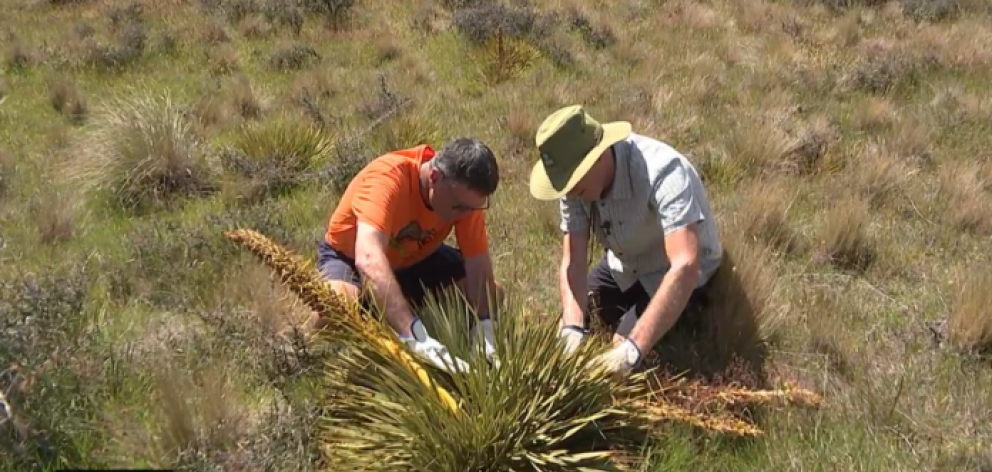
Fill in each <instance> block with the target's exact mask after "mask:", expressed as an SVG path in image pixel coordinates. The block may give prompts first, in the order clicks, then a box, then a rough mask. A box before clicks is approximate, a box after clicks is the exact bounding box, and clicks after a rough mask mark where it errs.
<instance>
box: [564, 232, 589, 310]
mask: <svg viewBox="0 0 992 472" xmlns="http://www.w3.org/2000/svg"><path fill="white" fill-rule="evenodd" d="M588 250H589V237H588V236H586V235H585V234H581V233H566V234H565V237H564V241H563V244H562V262H561V268H560V269H559V271H558V287H559V292H560V295H561V303H562V307H563V309H564V310H565V312H564V315H563V317H562V318H563V319H562V323H563V324H565V325H573V326H583V325H584V321H585V316H584V315H585V311H586V307H587V306H588V296H587V293H586V291H587V289H588V287H587V285H588V284H587V282H586V277H587V276H588V272H589V266H588V264H587V263H586V257H587V255H588V254H587V252H588Z"/></svg>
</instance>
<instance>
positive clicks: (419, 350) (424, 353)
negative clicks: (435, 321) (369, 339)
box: [400, 318, 469, 373]
mask: <svg viewBox="0 0 992 472" xmlns="http://www.w3.org/2000/svg"><path fill="white" fill-rule="evenodd" d="M410 332H411V333H413V337H407V336H400V340H401V341H403V342H404V343H405V344H406V346H407V347H408V348H410V350H411V351H413V352H414V353H415V354H417V355H419V356H421V357H423V358H425V359H427V360H428V361H430V362H431V363H432V364H434V365H435V366H437V367H438V368H440V369H443V370H445V371H447V372H452V373H454V372H469V367H468V363H467V362H465V361H463V360H461V359H459V358H457V357H453V356H452V355H451V354H449V353H448V348H447V347H445V346H444V345H443V344H441V343H440V342H438V341H437V340H436V339H434V338H432V337H431V336H430V335H429V334H427V328H425V327H424V323H423V322H421V321H420V318H414V319H413V323H411V325H410Z"/></svg>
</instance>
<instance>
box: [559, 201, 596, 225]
mask: <svg viewBox="0 0 992 472" xmlns="http://www.w3.org/2000/svg"><path fill="white" fill-rule="evenodd" d="M559 211H560V212H561V230H562V232H563V233H578V234H586V233H588V232H589V215H588V214H587V213H586V208H585V206H584V205H583V204H582V202H581V201H580V200H578V199H576V198H572V197H562V199H561V201H560V202H559Z"/></svg>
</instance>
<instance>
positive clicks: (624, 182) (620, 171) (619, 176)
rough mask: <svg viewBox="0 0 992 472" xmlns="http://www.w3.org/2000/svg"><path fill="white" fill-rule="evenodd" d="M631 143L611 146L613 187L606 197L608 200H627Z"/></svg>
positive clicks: (623, 142)
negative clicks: (613, 164)
mask: <svg viewBox="0 0 992 472" xmlns="http://www.w3.org/2000/svg"><path fill="white" fill-rule="evenodd" d="M630 147H631V143H630V141H628V140H623V141H620V142H618V143H616V144H614V145H613V156H614V158H615V160H616V166H615V168H614V172H613V186H612V187H611V188H610V191H609V192H608V193H607V195H606V197H605V198H606V199H609V200H628V199H630V197H631V194H632V191H631V188H630V152H631V149H630Z"/></svg>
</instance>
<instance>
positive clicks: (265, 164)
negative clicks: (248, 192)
mask: <svg viewBox="0 0 992 472" xmlns="http://www.w3.org/2000/svg"><path fill="white" fill-rule="evenodd" d="M332 149H333V140H332V139H331V137H330V136H328V135H327V134H325V132H324V131H323V130H322V129H321V128H319V127H317V126H316V125H312V124H309V125H307V124H302V123H298V122H296V121H293V120H287V119H277V120H273V121H265V122H260V123H251V124H249V125H247V126H245V127H242V128H241V129H240V130H239V131H238V134H237V135H236V137H235V139H234V143H233V145H232V146H231V148H230V149H229V150H228V151H227V152H226V153H224V154H223V159H224V163H225V164H226V166H227V167H229V168H230V169H232V170H234V171H235V172H237V173H238V174H240V175H242V176H244V177H246V178H248V179H250V180H251V185H250V187H251V188H252V189H253V190H252V191H254V192H259V193H260V194H262V195H269V196H280V195H284V194H285V193H287V192H289V191H292V190H293V189H295V188H297V187H298V186H299V185H300V184H302V183H304V182H307V181H311V180H313V179H315V178H316V177H317V176H318V172H319V171H320V170H321V169H322V168H323V167H324V166H325V165H326V164H328V162H329V159H330V157H331V151H332Z"/></svg>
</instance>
